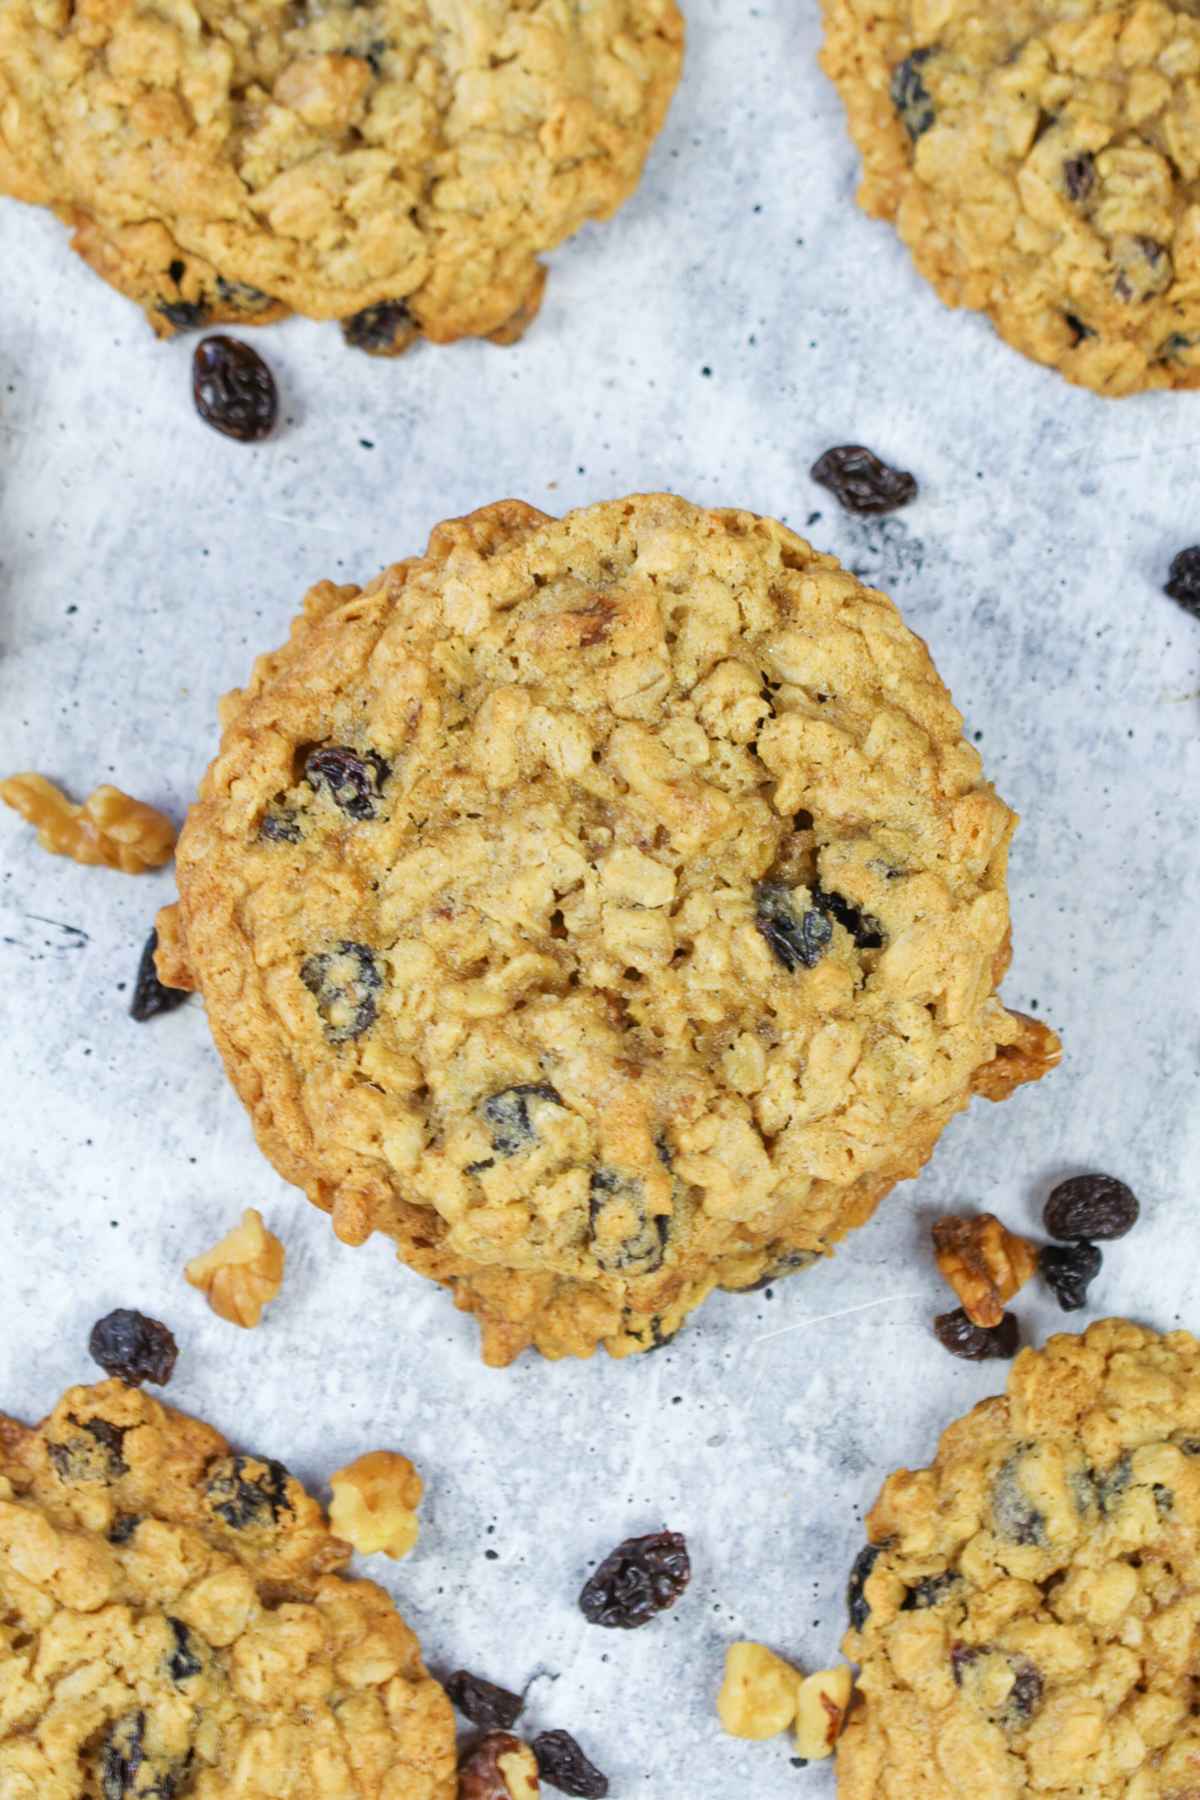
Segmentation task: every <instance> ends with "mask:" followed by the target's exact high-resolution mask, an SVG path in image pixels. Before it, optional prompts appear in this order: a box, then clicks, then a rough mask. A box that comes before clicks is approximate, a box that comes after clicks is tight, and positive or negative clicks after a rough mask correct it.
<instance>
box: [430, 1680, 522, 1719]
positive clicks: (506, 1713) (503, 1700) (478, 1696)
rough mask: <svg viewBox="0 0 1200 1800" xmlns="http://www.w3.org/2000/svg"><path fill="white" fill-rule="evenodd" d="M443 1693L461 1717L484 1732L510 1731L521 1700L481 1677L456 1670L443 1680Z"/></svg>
mask: <svg viewBox="0 0 1200 1800" xmlns="http://www.w3.org/2000/svg"><path fill="white" fill-rule="evenodd" d="M445 1688H446V1692H447V1693H448V1694H449V1696H450V1698H451V1700H452V1701H453V1703H454V1705H455V1706H457V1708H458V1710H459V1712H460V1713H462V1715H463V1717H464V1718H467V1719H470V1721H471V1723H472V1725H481V1726H482V1727H483V1729H484V1730H485V1731H511V1730H512V1728H513V1726H514V1725H515V1724H516V1722H517V1720H518V1719H519V1718H520V1716H521V1709H522V1707H523V1706H524V1704H525V1702H524V1700H522V1698H521V1696H520V1694H510V1693H509V1691H508V1689H507V1688H502V1687H497V1686H496V1684H495V1683H494V1682H492V1681H484V1680H483V1678H482V1676H479V1675H471V1674H469V1673H468V1671H467V1670H466V1669H456V1670H455V1671H454V1673H453V1675H451V1676H450V1677H449V1678H448V1680H447V1681H446V1683H445Z"/></svg>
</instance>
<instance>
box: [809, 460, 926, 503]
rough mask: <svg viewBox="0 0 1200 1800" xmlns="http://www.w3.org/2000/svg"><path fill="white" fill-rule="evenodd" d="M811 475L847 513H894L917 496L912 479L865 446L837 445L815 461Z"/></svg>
mask: <svg viewBox="0 0 1200 1800" xmlns="http://www.w3.org/2000/svg"><path fill="white" fill-rule="evenodd" d="M810 473H811V475H812V478H813V480H814V481H819V482H820V484H821V486H822V487H827V488H828V489H829V491H830V493H831V494H833V495H834V497H835V498H836V499H837V500H838V502H839V503H840V504H841V505H842V506H844V507H845V508H846V511H847V512H852V513H890V512H895V511H896V510H897V508H898V507H901V506H907V505H908V503H909V501H910V500H915V499H916V497H917V484H916V480H915V479H914V477H913V476H911V475H910V474H908V472H907V471H906V470H905V469H893V468H892V466H891V465H890V463H885V462H881V461H880V459H879V457H877V456H876V455H875V453H874V451H873V450H868V449H867V448H866V446H865V445H864V444H836V445H835V446H834V448H833V449H832V450H826V452H825V454H824V455H823V456H819V457H818V458H817V460H816V462H815V463H814V464H813V466H812V469H811V471H810Z"/></svg>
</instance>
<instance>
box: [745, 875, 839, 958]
mask: <svg viewBox="0 0 1200 1800" xmlns="http://www.w3.org/2000/svg"><path fill="white" fill-rule="evenodd" d="M754 923H755V924H756V925H757V926H758V929H759V930H760V931H761V932H762V934H763V936H764V937H765V938H766V940H767V943H768V944H769V945H770V947H771V949H772V950H773V951H774V953H775V957H776V960H777V961H779V962H781V963H782V964H783V966H784V968H785V969H786V970H787V971H788V973H789V974H791V973H793V972H794V971H795V970H796V969H799V968H805V969H815V968H816V966H817V964H818V963H819V962H820V960H821V958H822V957H823V956H824V954H825V952H826V951H827V950H828V948H829V945H830V943H831V941H832V939H833V926H832V925H831V924H830V923H829V920H828V919H827V918H826V917H825V915H824V914H823V913H820V912H818V911H817V910H816V908H815V907H810V908H809V909H808V910H807V911H805V912H804V913H802V914H800V913H797V911H796V908H795V903H794V901H793V899H792V891H791V889H790V888H786V887H784V886H782V885H781V883H779V882H776V881H760V882H759V884H758V886H757V887H756V888H755V890H754Z"/></svg>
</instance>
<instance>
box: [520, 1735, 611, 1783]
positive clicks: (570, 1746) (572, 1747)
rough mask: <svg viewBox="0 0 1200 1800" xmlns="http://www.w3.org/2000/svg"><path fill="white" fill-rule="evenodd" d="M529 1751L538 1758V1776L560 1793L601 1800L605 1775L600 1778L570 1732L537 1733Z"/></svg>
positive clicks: (599, 1774)
mask: <svg viewBox="0 0 1200 1800" xmlns="http://www.w3.org/2000/svg"><path fill="white" fill-rule="evenodd" d="M531 1748H532V1750H533V1754H534V1755H535V1756H536V1757H537V1766H538V1774H539V1775H540V1776H541V1778H542V1780H543V1781H548V1782H549V1783H550V1786H551V1787H555V1788H557V1789H558V1791H559V1793H560V1794H575V1795H578V1796H579V1797H580V1800H604V1797H605V1795H606V1794H607V1793H608V1776H607V1775H602V1774H601V1773H600V1771H599V1769H598V1768H597V1767H596V1765H595V1763H594V1762H592V1761H591V1760H590V1759H589V1758H588V1757H586V1756H585V1755H584V1753H583V1751H582V1750H581V1749H580V1748H579V1745H578V1744H577V1743H576V1742H575V1739H574V1738H573V1737H572V1736H571V1734H570V1732H569V1731H540V1732H539V1733H538V1735H537V1737H535V1738H534V1740H533V1744H532V1746H531Z"/></svg>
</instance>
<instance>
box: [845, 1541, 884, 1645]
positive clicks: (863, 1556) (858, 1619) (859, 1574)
mask: <svg viewBox="0 0 1200 1800" xmlns="http://www.w3.org/2000/svg"><path fill="white" fill-rule="evenodd" d="M881 1554H882V1547H881V1546H880V1545H879V1544H864V1545H863V1547H862V1549H861V1550H860V1551H859V1553H858V1555H857V1556H856V1557H855V1559H854V1563H853V1566H852V1567H851V1570H850V1579H849V1581H848V1582H847V1583H846V1611H847V1612H848V1613H849V1615H850V1629H851V1630H852V1631H861V1630H862V1628H863V1626H864V1625H865V1624H866V1622H867V1620H868V1619H869V1618H870V1616H871V1608H870V1605H869V1603H868V1601H867V1596H866V1592H865V1589H866V1585H867V1577H868V1575H869V1574H870V1573H871V1570H872V1569H873V1568H874V1567H875V1563H876V1561H877V1559H878V1558H879V1556H880V1555H881Z"/></svg>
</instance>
